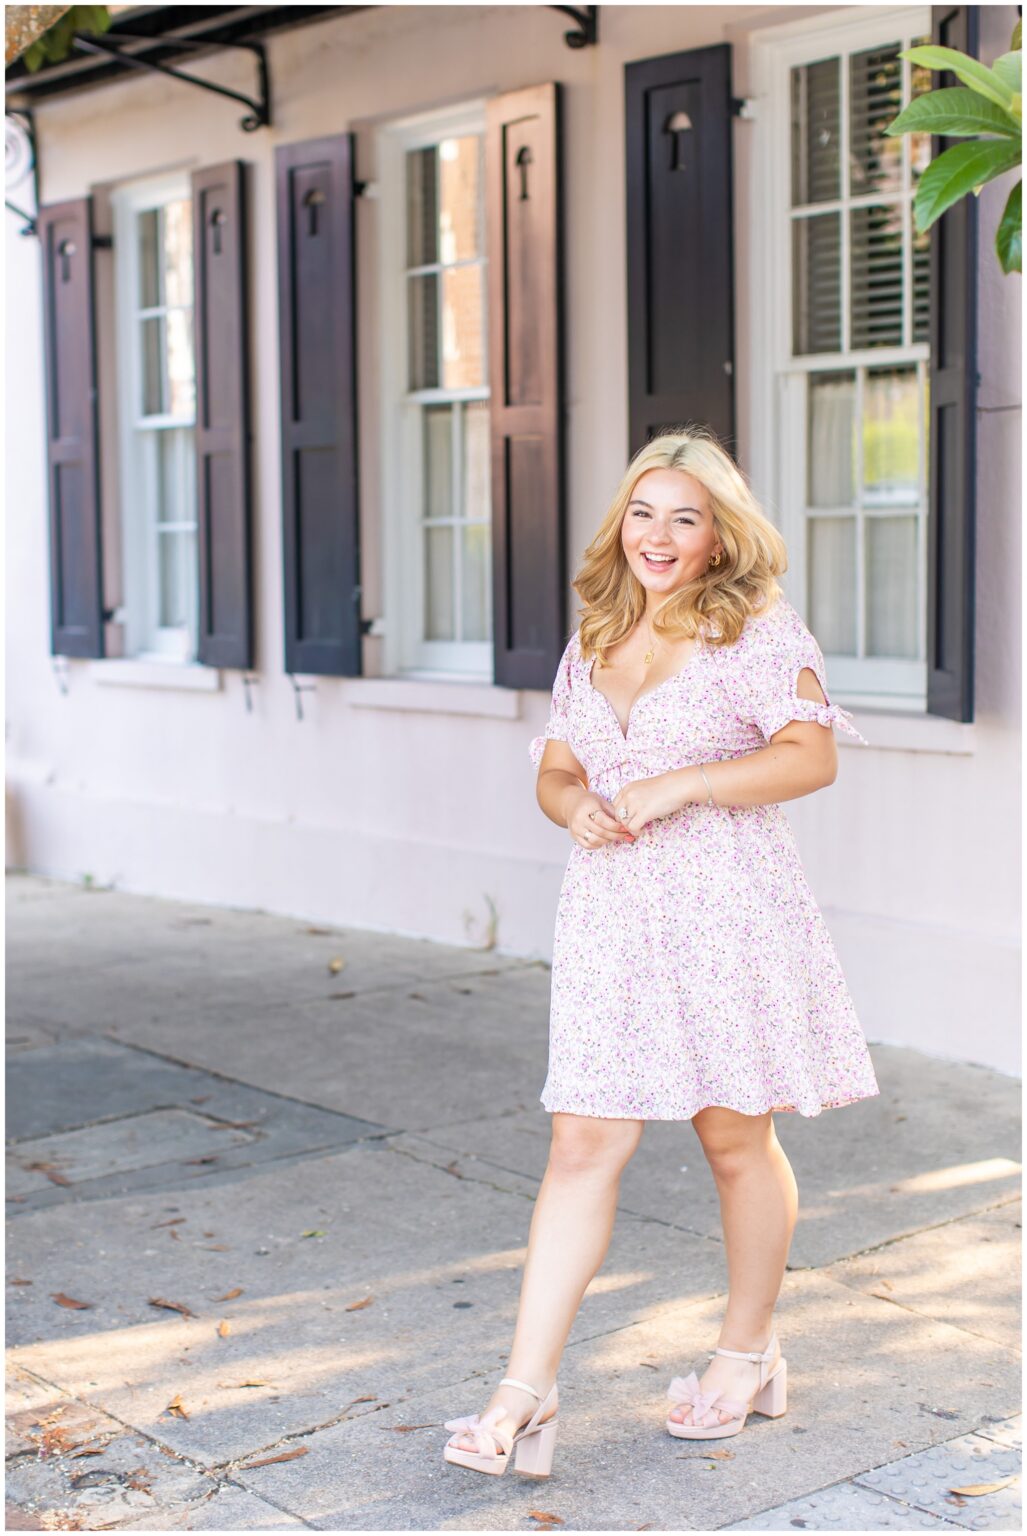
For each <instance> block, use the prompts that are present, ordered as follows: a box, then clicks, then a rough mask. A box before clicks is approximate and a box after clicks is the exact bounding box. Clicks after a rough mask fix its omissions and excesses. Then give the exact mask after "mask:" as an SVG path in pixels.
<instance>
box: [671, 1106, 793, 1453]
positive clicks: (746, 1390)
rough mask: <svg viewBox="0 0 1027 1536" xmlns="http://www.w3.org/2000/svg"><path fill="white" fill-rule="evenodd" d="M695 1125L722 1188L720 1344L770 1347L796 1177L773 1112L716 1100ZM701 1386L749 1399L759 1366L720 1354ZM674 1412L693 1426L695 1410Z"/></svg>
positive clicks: (723, 1416) (713, 1419)
mask: <svg viewBox="0 0 1027 1536" xmlns="http://www.w3.org/2000/svg"><path fill="white" fill-rule="evenodd" d="M692 1125H693V1126H694V1127H695V1131H696V1134H697V1135H698V1137H699V1140H700V1142H701V1143H702V1149H703V1152H704V1154H705V1156H706V1160H707V1162H708V1163H709V1165H710V1168H711V1169H712V1171H713V1177H714V1181H715V1182H716V1185H717V1193H718V1195H719V1196H720V1213H721V1221H722V1223H723V1227H724V1243H725V1247H726V1249H727V1272H728V1302H727V1308H726V1310H725V1312H724V1321H723V1323H722V1324H721V1328H720V1336H719V1338H718V1339H717V1343H718V1344H719V1345H721V1346H723V1348H724V1349H740V1350H756V1349H759V1350H765V1349H766V1347H767V1345H768V1343H769V1342H770V1335H771V1331H772V1319H773V1315H774V1306H775V1303H776V1302H777V1297H778V1294H779V1292H780V1290H781V1282H782V1280H783V1279H784V1272H785V1264H786V1263H787V1260H788V1249H789V1247H790V1246H791V1241H792V1233H793V1231H794V1230H795V1220H796V1215H797V1212H798V1189H797V1187H796V1183H795V1174H794V1173H793V1172H792V1166H791V1164H790V1163H789V1161H788V1159H787V1157H786V1156H785V1153H784V1149H783V1147H782V1146H781V1143H780V1142H779V1141H778V1139H777V1133H776V1131H775V1129H774V1118H773V1115H772V1114H771V1113H770V1111H769V1110H768V1111H767V1113H766V1114H763V1115H742V1114H739V1113H738V1112H737V1111H736V1110H733V1109H724V1108H722V1107H720V1106H719V1105H718V1106H715V1107H711V1108H709V1109H703V1110H700V1112H699V1113H698V1114H697V1115H696V1116H695V1117H694V1118H693V1120H692ZM779 1354H780V1351H779V1350H778V1351H776V1353H775V1358H777V1357H778V1356H779ZM771 1363H773V1362H771ZM699 1384H700V1386H701V1387H702V1389H703V1391H704V1392H723V1394H724V1396H725V1397H729V1398H736V1399H739V1400H747V1399H748V1398H749V1397H751V1395H752V1393H753V1391H754V1390H755V1388H756V1387H757V1385H758V1384H759V1366H758V1365H755V1364H753V1363H751V1362H749V1361H746V1360H732V1359H729V1358H727V1357H725V1356H723V1355H715V1356H714V1358H713V1360H712V1361H711V1362H710V1364H709V1366H708V1368H707V1369H706V1371H705V1372H704V1373H703V1375H701V1376H700V1378H699ZM670 1417H671V1418H672V1419H675V1420H678V1421H679V1422H681V1423H683V1424H690V1423H691V1422H692V1410H691V1407H690V1406H689V1405H688V1404H687V1403H686V1404H685V1405H684V1406H683V1407H681V1408H675V1409H673V1410H672V1411H671V1414H670ZM732 1417H733V1415H732V1414H730V1413H727V1412H720V1411H719V1410H718V1409H711V1410H710V1412H709V1413H707V1414H705V1415H704V1416H703V1420H702V1422H703V1424H704V1425H707V1426H712V1425H713V1424H716V1423H718V1422H719V1423H726V1422H727V1421H728V1420H729V1419H730V1418H732Z"/></svg>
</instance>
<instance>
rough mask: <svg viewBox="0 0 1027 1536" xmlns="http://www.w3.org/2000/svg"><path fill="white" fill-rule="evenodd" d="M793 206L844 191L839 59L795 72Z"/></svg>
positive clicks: (837, 194) (834, 195)
mask: <svg viewBox="0 0 1027 1536" xmlns="http://www.w3.org/2000/svg"><path fill="white" fill-rule="evenodd" d="M791 81H792V136H791V137H792V206H793V207H795V206H797V205H801V204H803V203H823V202H827V201H829V200H830V199H831V198H835V197H839V196H840V195H841V178H840V169H841V156H840V152H839V145H840V128H841V123H840V116H839V60H838V59H818V60H817V62H816V63H815V64H803V65H802V66H801V67H798V68H795V69H793V70H792V72H791Z"/></svg>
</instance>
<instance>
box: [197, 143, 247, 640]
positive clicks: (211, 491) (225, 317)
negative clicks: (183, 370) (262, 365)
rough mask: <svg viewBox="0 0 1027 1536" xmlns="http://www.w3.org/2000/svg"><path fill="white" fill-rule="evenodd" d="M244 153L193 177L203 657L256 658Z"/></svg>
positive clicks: (201, 634) (198, 491)
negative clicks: (242, 158) (238, 158)
mask: <svg viewBox="0 0 1027 1536" xmlns="http://www.w3.org/2000/svg"><path fill="white" fill-rule="evenodd" d="M244 173H245V171H244V166H243V164H242V162H241V161H240V160H229V161H227V162H226V163H225V164H224V165H211V166H204V167H203V169H202V170H198V171H194V172H193V174H192V197H193V260H194V276H195V289H194V295H193V299H194V309H193V324H194V331H195V342H196V509H197V524H198V535H199V536H198V549H199V582H200V625H199V659H200V661H201V662H204V663H205V664H206V665H207V666H211V667H251V666H252V665H253V604H252V510H251V505H250V503H251V493H250V413H249V363H248V353H249V339H248V327H247V282H246V251H247V245H248V241H247V239H246V196H245V181H244Z"/></svg>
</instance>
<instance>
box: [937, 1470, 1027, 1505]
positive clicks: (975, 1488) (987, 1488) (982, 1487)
mask: <svg viewBox="0 0 1027 1536" xmlns="http://www.w3.org/2000/svg"><path fill="white" fill-rule="evenodd" d="M1015 1482H1016V1477H1015V1475H1014V1476H1013V1477H1004V1478H1002V1480H1001V1482H998V1483H971V1484H970V1485H969V1487H967V1488H950V1489H949V1493H968V1494H970V1495H971V1497H972V1498H975V1499H976V1498H979V1497H980V1495H981V1494H982V1493H998V1491H999V1489H1000V1488H1008V1487H1009V1485H1010V1483H1015Z"/></svg>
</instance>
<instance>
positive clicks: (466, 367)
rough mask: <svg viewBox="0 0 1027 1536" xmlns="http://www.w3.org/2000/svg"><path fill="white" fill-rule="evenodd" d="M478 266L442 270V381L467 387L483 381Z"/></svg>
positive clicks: (483, 337)
mask: <svg viewBox="0 0 1027 1536" xmlns="http://www.w3.org/2000/svg"><path fill="white" fill-rule="evenodd" d="M483 320H484V306H483V304H482V269H481V267H480V266H477V265H476V266H471V267H453V268H451V269H449V270H445V271H443V273H442V384H443V387H444V388H445V389H467V388H474V387H475V386H477V385H481V384H484V383H485V329H484V324H483Z"/></svg>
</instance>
